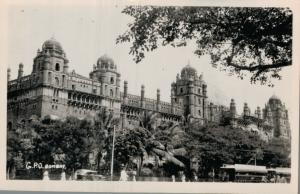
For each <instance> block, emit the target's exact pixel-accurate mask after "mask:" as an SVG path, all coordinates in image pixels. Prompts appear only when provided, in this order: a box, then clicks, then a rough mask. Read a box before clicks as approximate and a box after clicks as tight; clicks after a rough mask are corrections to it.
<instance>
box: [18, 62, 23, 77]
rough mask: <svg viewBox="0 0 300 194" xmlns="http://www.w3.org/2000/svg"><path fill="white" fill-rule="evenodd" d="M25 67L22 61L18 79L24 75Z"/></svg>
mask: <svg viewBox="0 0 300 194" xmlns="http://www.w3.org/2000/svg"><path fill="white" fill-rule="evenodd" d="M23 67H24V65H23V63H20V64H19V71H18V79H20V78H21V77H23V73H24V70H23Z"/></svg>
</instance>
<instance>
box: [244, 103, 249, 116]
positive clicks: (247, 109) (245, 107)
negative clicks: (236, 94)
mask: <svg viewBox="0 0 300 194" xmlns="http://www.w3.org/2000/svg"><path fill="white" fill-rule="evenodd" d="M244 116H250V109H249V107H248V104H247V103H245V104H244Z"/></svg>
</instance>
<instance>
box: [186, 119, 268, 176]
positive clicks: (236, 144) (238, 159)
mask: <svg viewBox="0 0 300 194" xmlns="http://www.w3.org/2000/svg"><path fill="white" fill-rule="evenodd" d="M185 140H186V144H185V145H186V149H187V150H188V153H189V157H190V158H197V159H198V161H199V163H200V169H199V170H200V172H201V173H202V176H206V177H207V175H208V173H209V172H211V171H212V170H213V169H214V170H216V171H217V170H218V169H219V168H220V167H221V166H222V165H223V164H234V163H238V164H246V163H248V161H249V160H251V158H252V157H253V156H254V155H255V154H256V151H257V150H258V149H260V148H261V147H264V145H265V142H263V141H262V140H261V139H260V138H259V137H258V135H256V134H252V133H250V132H248V131H243V130H241V129H236V128H232V127H229V126H226V127H223V126H204V127H201V126H198V125H191V126H189V127H188V128H187V129H186V136H185ZM262 162H263V161H262V160H258V159H257V164H263V163H262Z"/></svg>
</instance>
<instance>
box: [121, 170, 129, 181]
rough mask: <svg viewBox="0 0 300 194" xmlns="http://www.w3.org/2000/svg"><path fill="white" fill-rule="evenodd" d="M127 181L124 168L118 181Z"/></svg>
mask: <svg viewBox="0 0 300 194" xmlns="http://www.w3.org/2000/svg"><path fill="white" fill-rule="evenodd" d="M127 180H128V175H127V172H126V170H125V167H123V169H122V170H121V176H120V181H127Z"/></svg>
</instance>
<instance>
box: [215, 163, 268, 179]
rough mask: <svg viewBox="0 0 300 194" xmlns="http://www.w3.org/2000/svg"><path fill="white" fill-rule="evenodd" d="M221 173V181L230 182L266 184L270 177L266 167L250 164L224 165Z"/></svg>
mask: <svg viewBox="0 0 300 194" xmlns="http://www.w3.org/2000/svg"><path fill="white" fill-rule="evenodd" d="M220 171H221V174H220V176H221V180H222V181H229V182H250V183H257V182H266V181H267V175H268V170H267V168H266V167H265V166H256V165H248V164H224V165H223V166H222V167H221V168H220Z"/></svg>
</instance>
